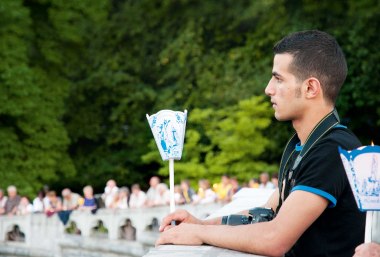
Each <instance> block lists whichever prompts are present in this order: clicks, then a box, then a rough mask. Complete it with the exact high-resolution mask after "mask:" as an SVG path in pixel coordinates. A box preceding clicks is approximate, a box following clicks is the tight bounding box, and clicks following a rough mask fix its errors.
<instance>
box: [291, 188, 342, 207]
mask: <svg viewBox="0 0 380 257" xmlns="http://www.w3.org/2000/svg"><path fill="white" fill-rule="evenodd" d="M296 190H301V191H306V192H310V193H313V194H316V195H319V196H322V197H323V198H325V199H327V200H328V201H329V202H330V204H329V206H328V207H329V208H333V207H335V206H336V203H337V200H336V198H335V197H334V196H332V195H331V194H329V193H327V192H325V191H323V190H321V189H317V188H314V187H309V186H302V185H299V186H295V187H293V189H292V192H293V191H296Z"/></svg>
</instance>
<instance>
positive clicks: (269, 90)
mask: <svg viewBox="0 0 380 257" xmlns="http://www.w3.org/2000/svg"><path fill="white" fill-rule="evenodd" d="M273 93H274V90H273V87H272V83H271V80H270V81H269V82H268V85H267V86H266V87H265V94H266V95H268V96H272V95H273Z"/></svg>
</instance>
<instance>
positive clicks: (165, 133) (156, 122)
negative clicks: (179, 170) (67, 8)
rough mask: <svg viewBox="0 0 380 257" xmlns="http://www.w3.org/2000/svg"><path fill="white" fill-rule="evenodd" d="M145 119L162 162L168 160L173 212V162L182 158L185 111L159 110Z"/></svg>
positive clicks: (172, 210)
mask: <svg viewBox="0 0 380 257" xmlns="http://www.w3.org/2000/svg"><path fill="white" fill-rule="evenodd" d="M146 118H147V119H148V123H149V126H150V128H151V130H152V133H153V136H154V140H155V141H156V145H157V148H158V150H159V151H160V155H161V158H162V160H163V161H167V160H169V188H170V212H174V211H175V202H174V160H180V159H181V157H182V150H183V143H184V139H185V131H186V120H187V110H185V111H184V112H178V111H171V110H161V111H159V112H157V113H156V114H153V115H151V116H149V115H148V114H147V115H146Z"/></svg>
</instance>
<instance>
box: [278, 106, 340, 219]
mask: <svg viewBox="0 0 380 257" xmlns="http://www.w3.org/2000/svg"><path fill="white" fill-rule="evenodd" d="M339 122H340V119H339V115H338V112H337V111H336V109H335V108H334V110H333V111H331V112H330V113H329V114H327V115H326V116H325V117H324V118H323V119H322V120H321V121H320V122H319V123H318V124H317V125H316V126H315V128H314V129H313V130H312V131H311V133H310V135H309V136H308V138H307V139H306V142H305V144H304V146H303V148H302V150H301V152H300V153H299V154H298V156H297V158H296V159H295V161H294V162H293V166H292V168H291V169H287V167H288V166H289V164H290V163H289V161H290V159H291V157H292V155H293V154H294V150H295V146H296V144H297V143H298V142H299V141H300V140H299V138H298V137H297V134H296V133H294V134H293V135H292V137H291V138H290V139H289V141H288V143H287V144H286V147H285V150H284V152H283V154H282V157H281V162H280V171H279V182H280V183H279V185H278V188H279V192H280V199H279V205H278V207H277V211H276V213H277V212H278V211H279V209H280V208H281V205H282V202H283V201H284V200H285V199H282V197H281V195H282V190H283V184H285V189H287V191H289V184H290V180H291V178H292V176H293V173H294V171H295V170H296V169H297V167H298V165H299V164H300V163H301V161H302V159H303V158H304V157H305V156H306V154H307V153H308V152H309V150H310V149H311V148H312V147H313V146H314V145H315V143H317V142H318V141H319V139H321V138H322V137H323V136H324V135H325V134H326V133H328V132H329V131H331V130H332V129H333V128H334V127H335V126H336V125H338V124H339ZM286 171H288V172H286ZM287 177H288V178H287ZM284 180H285V183H284ZM288 194H289V192H287V194H286V195H285V194H284V198H286V197H287V195H288Z"/></svg>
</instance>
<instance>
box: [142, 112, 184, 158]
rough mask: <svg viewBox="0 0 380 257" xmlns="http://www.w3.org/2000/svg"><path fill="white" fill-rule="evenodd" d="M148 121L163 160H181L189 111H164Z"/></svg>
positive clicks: (150, 117) (149, 117)
mask: <svg viewBox="0 0 380 257" xmlns="http://www.w3.org/2000/svg"><path fill="white" fill-rule="evenodd" d="M147 119H148V122H149V125H150V128H151V130H152V133H153V136H154V139H155V141H156V144H157V147H158V149H159V151H160V154H161V158H162V159H163V160H164V161H165V160H168V159H171V158H172V159H175V160H179V159H181V155H182V149H183V142H184V137H185V130H186V120H187V111H186V110H185V111H184V112H175V111H171V110H162V111H159V112H158V113H156V114H153V115H151V116H149V115H147Z"/></svg>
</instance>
